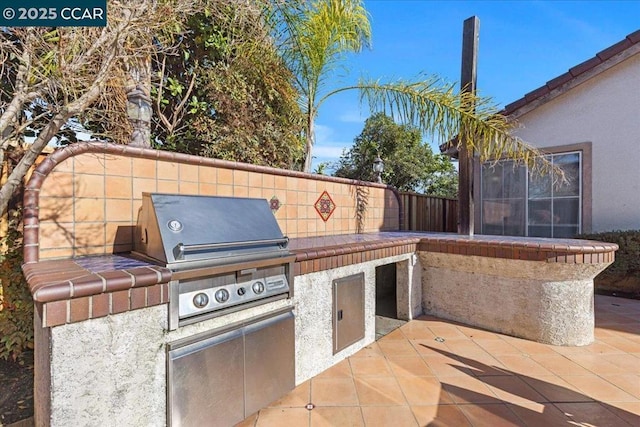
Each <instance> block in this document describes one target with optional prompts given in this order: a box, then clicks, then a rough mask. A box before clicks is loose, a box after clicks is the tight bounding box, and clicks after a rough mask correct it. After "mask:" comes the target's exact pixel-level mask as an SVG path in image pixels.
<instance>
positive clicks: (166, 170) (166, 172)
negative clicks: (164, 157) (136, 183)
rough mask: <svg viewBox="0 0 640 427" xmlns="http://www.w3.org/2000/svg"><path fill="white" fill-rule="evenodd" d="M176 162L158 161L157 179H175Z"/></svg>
mask: <svg viewBox="0 0 640 427" xmlns="http://www.w3.org/2000/svg"><path fill="white" fill-rule="evenodd" d="M178 169H179V168H178V164H177V163H171V162H163V161H158V169H157V171H158V179H167V180H177V179H178Z"/></svg>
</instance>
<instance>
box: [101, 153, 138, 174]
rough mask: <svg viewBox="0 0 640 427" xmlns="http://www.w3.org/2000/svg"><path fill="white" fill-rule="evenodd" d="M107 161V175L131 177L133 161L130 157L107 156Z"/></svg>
mask: <svg viewBox="0 0 640 427" xmlns="http://www.w3.org/2000/svg"><path fill="white" fill-rule="evenodd" d="M105 161H106V171H105V173H106V174H107V175H118V176H127V177H130V176H131V170H132V167H131V165H132V163H133V159H131V158H130V157H122V156H112V155H107V156H106V157H105Z"/></svg>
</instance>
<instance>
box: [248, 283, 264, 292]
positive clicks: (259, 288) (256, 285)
mask: <svg viewBox="0 0 640 427" xmlns="http://www.w3.org/2000/svg"><path fill="white" fill-rule="evenodd" d="M251 288H252V289H253V292H254V293H256V294H261V293H263V292H264V283H262V282H256V283H254V284H253V286H252V287H251Z"/></svg>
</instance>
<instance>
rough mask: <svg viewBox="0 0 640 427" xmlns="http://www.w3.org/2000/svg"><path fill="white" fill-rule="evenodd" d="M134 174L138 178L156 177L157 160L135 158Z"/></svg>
mask: <svg viewBox="0 0 640 427" xmlns="http://www.w3.org/2000/svg"><path fill="white" fill-rule="evenodd" d="M133 176H135V177H138V178H155V177H156V161H155V160H149V159H133Z"/></svg>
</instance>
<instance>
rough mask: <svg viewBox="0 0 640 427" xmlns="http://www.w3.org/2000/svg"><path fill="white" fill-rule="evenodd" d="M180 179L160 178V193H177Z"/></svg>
mask: <svg viewBox="0 0 640 427" xmlns="http://www.w3.org/2000/svg"><path fill="white" fill-rule="evenodd" d="M177 192H178V181H168V180H164V179H159V180H158V193H177Z"/></svg>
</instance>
